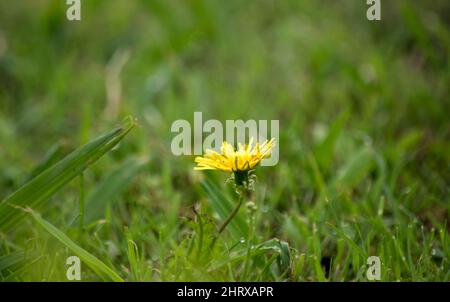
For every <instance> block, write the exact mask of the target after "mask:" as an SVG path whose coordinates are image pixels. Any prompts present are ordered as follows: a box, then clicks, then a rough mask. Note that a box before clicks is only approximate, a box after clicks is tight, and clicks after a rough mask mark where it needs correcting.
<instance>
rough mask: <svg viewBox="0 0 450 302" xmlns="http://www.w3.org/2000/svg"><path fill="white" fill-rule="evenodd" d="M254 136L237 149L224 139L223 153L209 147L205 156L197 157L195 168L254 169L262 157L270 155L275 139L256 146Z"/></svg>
mask: <svg viewBox="0 0 450 302" xmlns="http://www.w3.org/2000/svg"><path fill="white" fill-rule="evenodd" d="M252 144H253V137H252V138H251V139H250V142H249V143H248V144H247V145H245V146H244V145H242V144H239V145H238V149H237V150H235V149H234V148H233V146H232V145H231V144H229V143H228V142H226V141H224V142H223V143H222V147H221V148H220V151H221V153H218V152H216V151H214V150H211V149H207V150H206V151H205V154H204V155H203V156H198V157H196V158H195V162H196V163H197V167H195V168H194V169H195V170H221V171H224V172H245V171H249V170H252V169H254V168H255V167H256V166H257V165H258V164H259V163H260V162H261V160H262V159H264V158H266V157H268V156H270V154H271V152H272V148H273V146H274V144H275V139H274V138H272V139H271V140H266V141H265V142H264V143H262V144H261V145H260V144H259V143H256V144H255V146H254V147H252Z"/></svg>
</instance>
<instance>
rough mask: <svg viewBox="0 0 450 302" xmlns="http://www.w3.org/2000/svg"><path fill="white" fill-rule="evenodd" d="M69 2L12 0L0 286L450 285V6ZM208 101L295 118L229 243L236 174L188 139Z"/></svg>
mask: <svg viewBox="0 0 450 302" xmlns="http://www.w3.org/2000/svg"><path fill="white" fill-rule="evenodd" d="M67 8H68V6H67V5H66V4H65V1H50V0H24V1H14V2H10V1H0V280H2V281H67V280H68V270H70V268H71V265H72V264H73V263H72V262H71V261H68V257H71V256H76V257H78V259H81V280H82V281H97V280H105V281H368V275H369V274H368V272H370V268H371V266H372V262H371V261H370V259H373V258H369V257H370V256H376V257H378V258H377V259H379V260H380V262H379V264H380V274H381V275H380V278H377V279H380V280H382V281H450V238H449V236H450V225H449V221H450V123H449V113H450V99H449V98H450V91H449V88H450V85H449V84H450V66H449V54H450V23H449V19H448V16H449V14H450V5H449V3H448V1H446V0H437V1H432V2H428V1H406V0H405V1H401V0H398V1H382V11H381V20H380V21H369V20H367V18H366V10H367V8H368V5H367V4H366V3H365V1H351V0H345V1H312V0H311V1H300V0H284V1H275V0H261V1H242V0H229V1H215V0H188V1H175V0H173V1H172V0H171V1H166V0H152V1H144V0H140V1H120V0H110V1H101V0H90V1H81V20H80V21H68V20H67V19H66V10H67ZM194 112H201V113H202V116H203V122H205V121H207V120H213V119H214V120H218V121H219V122H221V123H223V124H225V122H226V121H227V120H243V121H247V120H256V121H260V120H265V121H271V120H278V121H279V135H278V137H277V140H276V146H277V148H278V150H279V161H278V163H277V164H276V165H274V166H261V167H257V168H256V169H255V171H254V173H255V175H256V180H255V183H254V191H253V192H251V193H249V194H248V195H245V196H244V198H243V199H244V200H243V204H242V207H241V208H240V209H239V210H238V211H237V215H236V216H235V217H234V218H233V219H232V220H231V222H230V223H229V224H228V225H227V226H226V228H225V229H224V230H223V232H221V233H220V234H219V233H218V230H219V228H220V226H221V224H223V222H224V221H225V220H226V218H227V217H229V215H230V213H231V212H232V211H233V209H234V208H235V206H236V204H237V203H238V200H239V197H238V196H237V194H236V192H235V190H234V188H233V183H232V181H231V182H230V181H227V179H228V178H229V176H230V173H224V172H222V171H217V170H215V171H197V170H194V167H196V163H195V161H194V160H195V156H194V155H180V156H178V155H176V154H174V152H173V150H172V148H171V144H172V141H173V139H174V137H175V136H176V135H177V133H174V132H173V131H171V127H172V124H173V123H174V122H175V121H177V120H187V121H188V122H189V123H190V124H191V125H192V127H194V126H193V125H194V122H195V121H194ZM200 126H201V125H200ZM192 135H193V134H192ZM203 136H204V137H206V136H207V133H203ZM69 259H70V258H69ZM368 260H369V261H368ZM369 279H370V278H369Z"/></svg>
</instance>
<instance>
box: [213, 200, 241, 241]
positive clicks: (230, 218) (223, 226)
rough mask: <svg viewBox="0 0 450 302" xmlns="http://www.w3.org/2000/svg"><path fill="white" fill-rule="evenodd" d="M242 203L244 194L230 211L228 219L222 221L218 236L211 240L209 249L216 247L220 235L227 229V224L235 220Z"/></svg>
mask: <svg viewBox="0 0 450 302" xmlns="http://www.w3.org/2000/svg"><path fill="white" fill-rule="evenodd" d="M241 205H242V195H239V199H238V203H237V205H236V207H235V208H234V209H233V211H232V212H231V213H230V215H229V216H228V217H227V219H226V220H225V221H224V222H223V223H222V225H221V226H220V227H219V230H218V231H217V234H216V236H214V239H213V240H212V242H211V245H210V246H209V249H210V250H212V249H213V248H214V245H215V244H216V241H217V238H219V235H220V234H221V233H222V232H223V230H225V228H226V227H227V225H228V224H229V223H230V222H231V220H233V218H234V216H236V214H237V213H238V212H239V209H240V208H241Z"/></svg>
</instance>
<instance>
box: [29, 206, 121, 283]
mask: <svg viewBox="0 0 450 302" xmlns="http://www.w3.org/2000/svg"><path fill="white" fill-rule="evenodd" d="M28 212H29V213H31V215H32V216H33V218H34V219H35V220H36V222H37V223H38V224H40V225H41V226H42V227H43V228H44V229H45V230H46V231H47V232H49V233H50V234H51V235H52V236H53V237H55V238H56V239H58V240H59V241H60V242H61V243H62V244H64V245H65V246H67V247H68V248H69V249H70V250H71V251H72V252H74V253H75V254H76V255H77V256H78V257H80V259H81V260H82V261H83V262H84V263H85V264H86V265H87V266H88V267H89V268H90V269H91V270H92V271H93V272H95V273H96V274H97V275H98V276H99V277H100V278H102V279H103V280H105V281H116V282H123V281H124V280H123V279H122V278H121V277H120V276H119V275H118V274H117V273H116V272H114V271H113V270H112V269H111V268H109V267H108V266H107V265H106V264H104V263H103V262H102V261H100V260H99V259H97V258H96V257H95V256H94V255H92V254H91V253H89V252H88V251H86V250H85V249H83V248H82V247H80V246H79V245H78V244H76V243H75V242H73V241H72V240H71V239H70V238H69V237H68V236H67V235H66V234H64V233H63V232H62V231H60V230H59V229H58V228H57V227H55V226H54V225H52V224H51V223H50V222H48V221H47V220H45V219H44V218H42V217H41V215H39V214H38V213H36V212H34V211H33V210H29V211H28Z"/></svg>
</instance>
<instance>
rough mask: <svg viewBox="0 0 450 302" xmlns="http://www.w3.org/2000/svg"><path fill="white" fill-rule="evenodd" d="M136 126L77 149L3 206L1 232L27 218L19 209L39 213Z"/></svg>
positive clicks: (120, 130)
mask: <svg viewBox="0 0 450 302" xmlns="http://www.w3.org/2000/svg"><path fill="white" fill-rule="evenodd" d="M134 126H135V124H134V122H132V123H130V124H129V125H128V126H126V127H124V128H117V129H114V130H112V131H110V132H108V133H106V134H104V135H102V136H100V137H98V138H96V139H94V140H92V141H91V142H89V143H87V144H86V145H84V146H82V147H80V148H78V149H76V150H75V151H73V152H72V153H70V154H69V155H67V156H66V157H65V158H64V159H62V160H61V161H59V162H58V163H56V164H55V165H54V166H52V167H51V168H48V169H46V170H45V171H43V172H42V173H41V174H39V175H38V176H36V177H35V178H33V179H32V180H31V181H29V182H28V183H27V184H25V185H24V186H22V187H21V188H20V189H19V190H17V191H16V192H15V193H13V194H11V195H10V196H9V197H7V198H6V199H4V200H3V201H2V202H1V203H0V230H1V231H8V230H9V229H11V228H12V227H13V226H15V225H16V224H17V223H18V222H20V220H21V219H22V218H23V216H24V212H23V211H21V210H20V208H25V207H30V208H33V209H38V208H39V207H40V206H41V205H42V204H43V203H45V201H46V200H48V198H49V197H51V196H52V195H53V194H55V193H56V192H57V191H58V190H60V189H61V188H62V187H63V186H64V185H66V184H67V183H68V182H70V181H71V180H72V179H73V178H75V177H76V176H78V175H79V174H80V173H81V172H83V171H84V170H86V169H87V168H88V167H89V166H90V165H92V164H93V163H95V162H96V161H97V160H98V159H99V158H100V157H102V156H103V155H104V154H105V153H106V152H108V151H110V150H111V149H112V148H113V147H114V146H116V145H117V144H118V143H119V142H120V141H121V140H122V139H123V138H124V137H125V135H127V134H128V132H130V131H131V129H133V127H134Z"/></svg>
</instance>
